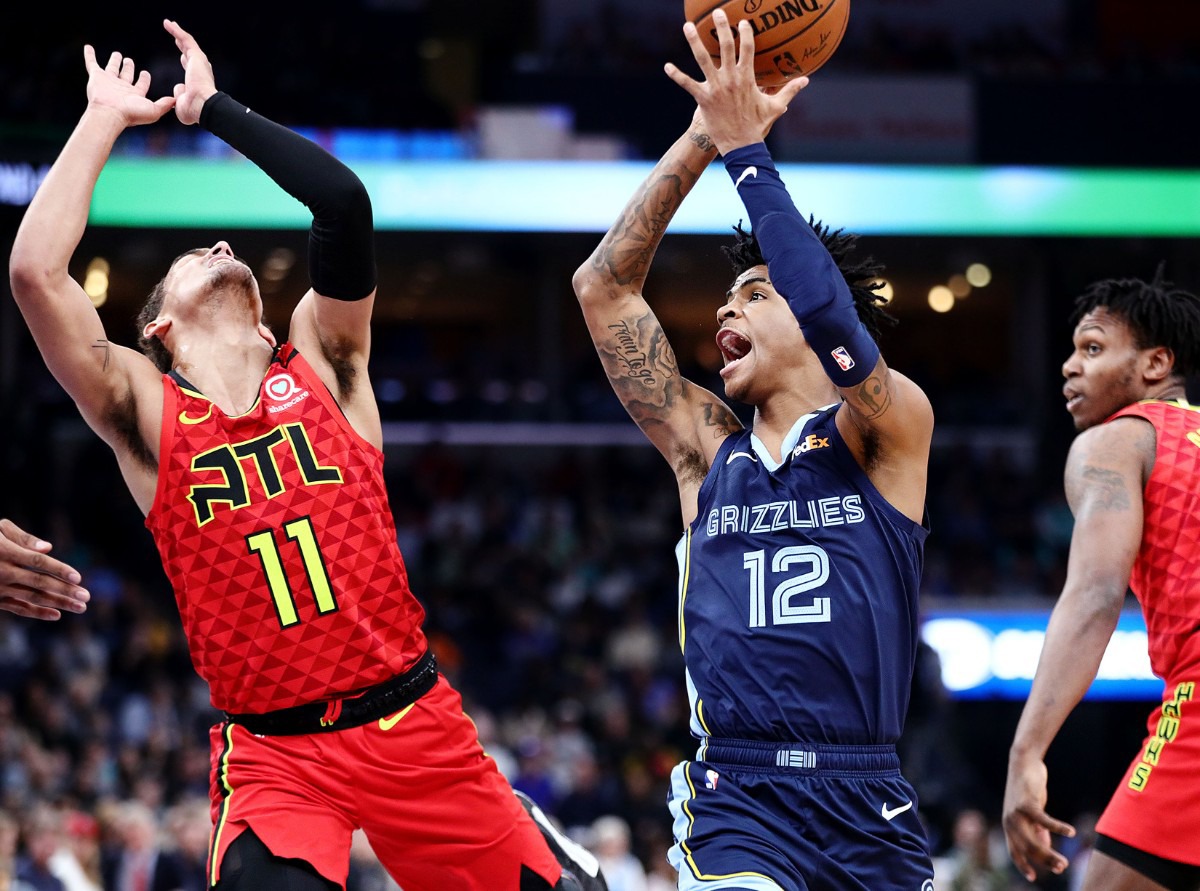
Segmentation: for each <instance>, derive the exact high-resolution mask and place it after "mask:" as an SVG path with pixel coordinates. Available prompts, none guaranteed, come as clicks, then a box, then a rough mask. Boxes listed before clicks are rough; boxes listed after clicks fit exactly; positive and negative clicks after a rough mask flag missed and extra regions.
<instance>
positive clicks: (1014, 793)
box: [1003, 760, 1075, 882]
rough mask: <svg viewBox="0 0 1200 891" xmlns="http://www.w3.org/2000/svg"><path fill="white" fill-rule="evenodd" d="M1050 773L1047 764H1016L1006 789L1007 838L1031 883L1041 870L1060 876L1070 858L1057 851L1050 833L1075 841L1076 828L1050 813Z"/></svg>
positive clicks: (1005, 825)
mask: <svg viewBox="0 0 1200 891" xmlns="http://www.w3.org/2000/svg"><path fill="white" fill-rule="evenodd" d="M1046 787H1047V772H1046V764H1045V762H1044V761H1040V760H1038V761H1028V762H1025V763H1013V764H1010V765H1009V769H1008V783H1007V785H1006V786H1005V789H1004V816H1003V821H1004V837H1005V839H1006V840H1007V841H1008V853H1009V855H1010V856H1011V857H1012V861H1013V864H1014V865H1015V866H1016V867H1017V869H1018V870H1019V871H1020V873H1021V875H1023V876H1025V878H1026V879H1028V880H1029V881H1031V882H1032V881H1034V880H1035V879H1036V878H1037V870H1039V869H1045V870H1049V871H1050V872H1052V873H1054V874H1055V875H1060V874H1062V872H1063V871H1064V870H1066V868H1067V865H1068V862H1067V858H1066V857H1064V856H1063V855H1062V854H1060V853H1059V852H1058V851H1056V850H1054V847H1053V846H1052V845H1051V842H1050V834H1051V833H1054V834H1055V835H1062V836H1066V837H1067V838H1071V837H1072V836H1074V835H1075V827H1074V826H1072V825H1071V824H1070V823H1064V822H1063V821H1062V820H1056V819H1055V818H1054V817H1051V816H1050V815H1049V814H1047V813H1046Z"/></svg>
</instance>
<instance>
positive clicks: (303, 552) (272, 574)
mask: <svg viewBox="0 0 1200 891" xmlns="http://www.w3.org/2000/svg"><path fill="white" fill-rule="evenodd" d="M283 531H284V532H285V533H286V534H287V537H288V540H289V541H294V542H295V543H296V546H297V547H299V548H300V557H301V559H303V560H304V574H305V575H306V576H307V577H308V584H309V587H311V588H312V592H313V598H314V599H315V600H316V602H317V612H318V613H319V614H321V615H324V614H325V613H331V612H333V611H334V610H336V609H337V601H336V600H335V599H334V596H333V587H332V586H331V585H330V584H329V575H328V574H327V573H326V572H325V560H324V559H323V558H322V557H321V548H320V546H319V545H318V544H317V536H316V534H315V533H314V532H313V526H312V520H310V519H309V518H308V517H301V518H300V519H298V520H292V521H290V522H288V523H284V524H283ZM246 546H247V547H248V548H249V549H250V552H251V553H254V554H258V559H260V560H261V561H262V566H263V574H264V575H265V576H266V578H267V587H268V588H269V589H270V591H271V599H272V600H273V601H275V612H276V613H277V614H278V615H279V626H280V627H281V628H288V627H290V626H292V625H295V624H296V623H297V622H299V621H300V617H299V615H297V613H296V598H295V596H294V595H293V594H292V586H291V584H290V583H289V582H288V577H287V573H286V572H284V569H283V559H282V557H281V556H280V554H279V545H278V544H277V543H276V541H275V530H273V529H264V530H263V531H261V532H255V533H254V534H253V535H248V536H246Z"/></svg>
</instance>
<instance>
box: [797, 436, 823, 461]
mask: <svg viewBox="0 0 1200 891" xmlns="http://www.w3.org/2000/svg"><path fill="white" fill-rule="evenodd" d="M827 448H829V437H828V436H817V434H815V433H810V434H808V436H806V437H805V438H804V442H802V443H800V445H798V446H796V447H795V448H794V449H792V457H793V458H799V457H800V456H801V455H803V454H804V453H805V452H811V451H812V450H813V449H827Z"/></svg>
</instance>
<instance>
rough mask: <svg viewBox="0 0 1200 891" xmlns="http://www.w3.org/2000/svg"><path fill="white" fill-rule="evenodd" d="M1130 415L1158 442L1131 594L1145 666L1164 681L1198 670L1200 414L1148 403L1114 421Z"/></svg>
mask: <svg viewBox="0 0 1200 891" xmlns="http://www.w3.org/2000/svg"><path fill="white" fill-rule="evenodd" d="M1129 415H1134V416H1137V417H1139V418H1145V419H1146V420H1148V421H1149V422H1150V423H1152V424H1153V425H1154V430H1155V432H1156V434H1157V437H1158V447H1157V453H1156V455H1155V458H1154V470H1153V472H1152V473H1151V474H1150V479H1149V480H1148V481H1147V483H1146V490H1145V492H1144V493H1143V496H1142V501H1143V504H1144V509H1145V521H1144V523H1143V528H1142V543H1141V547H1140V548H1139V550H1138V555H1137V559H1136V560H1135V561H1134V564H1133V573H1132V576H1131V578H1130V582H1129V587H1130V588H1131V589H1132V590H1133V593H1134V594H1135V595H1136V596H1137V599H1138V602H1139V603H1141V605H1142V612H1143V613H1144V614H1145V616H1146V627H1147V630H1148V631H1149V638H1150V664H1151V667H1152V668H1153V669H1154V671H1155V673H1156V674H1158V675H1159V676H1160V677H1162V678H1165V679H1166V680H1167V681H1170V680H1171V679H1172V678H1173V677H1179V676H1180V674H1181V672H1189V671H1194V670H1195V669H1196V668H1197V667H1198V666H1200V635H1198V634H1197V633H1196V631H1197V629H1198V628H1200V408H1197V407H1196V406H1192V405H1188V404H1187V403H1186V402H1183V401H1177V402H1160V401H1146V402H1139V403H1136V404H1134V405H1130V406H1127V407H1125V408H1123V409H1121V410H1120V411H1119V412H1117V413H1116V414H1114V415H1113V418H1119V417H1123V416H1129ZM1190 676H1191V675H1189V677H1190Z"/></svg>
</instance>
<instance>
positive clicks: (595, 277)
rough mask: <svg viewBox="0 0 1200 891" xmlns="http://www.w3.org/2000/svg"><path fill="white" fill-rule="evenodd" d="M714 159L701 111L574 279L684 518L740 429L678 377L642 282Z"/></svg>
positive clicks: (608, 363) (596, 337)
mask: <svg viewBox="0 0 1200 891" xmlns="http://www.w3.org/2000/svg"><path fill="white" fill-rule="evenodd" d="M715 157H716V148H715V147H714V146H713V144H712V140H710V139H709V138H708V135H707V134H706V133H705V131H704V128H703V126H702V122H701V121H700V119H699V116H698V115H697V118H696V119H695V120H693V122H692V126H691V127H690V128H689V129H688V131H687V132H686V133H685V134H684V135H683V136H681V137H680V138H679V139H678V140H677V141H676V142H675V144H674V145H673V146H671V148H670V149H669V150H668V151H667V153H666V154H665V155H664V156H663V157H662V160H660V161H659V162H658V164H657V166H655V168H654V170H653V171H651V173H650V175H649V176H648V177H647V178H646V180H645V182H643V183H642V185H641V186H640V187H639V188H638V190H637V192H636V193H635V194H634V195H633V197H632V198H631V199H630V200H629V203H628V204H626V205H625V209H624V210H623V211H622V212H621V215H620V217H619V218H618V219H617V221H616V223H614V224H613V227H612V228H611V229H610V230H609V231H608V234H607V235H605V236H604V239H603V240H602V241H601V242H600V245H599V247H597V248H596V250H595V251H594V252H593V253H592V256H591V257H589V258H588V260H587V261H586V262H585V263H584V264H583V265H582V266H580V267H579V269H578V270H577V271H576V273H575V277H574V280H573V284H574V286H575V294H576V295H577V296H578V298H579V303H580V306H581V307H582V308H583V315H584V319H585V320H586V321H587V325H588V330H589V331H590V332H591V335H592V340H593V342H594V343H595V344H596V352H597V353H599V355H600V361H601V362H602V363H603V365H604V370H605V372H607V374H608V379H609V382H610V383H611V384H612V386H613V390H615V391H616V394H617V397H618V398H619V399H620V400H621V403H622V404H623V405H624V406H625V409H626V410H627V411H628V412H629V414H630V416H631V417H632V418H633V420H634V421H635V422H636V423H637V425H638V426H639V427H640V428H641V429H642V432H644V433H645V434H646V436H647V437H648V438H649V439H650V441H651V442H652V443H654V445H655V446H656V447H657V448H658V450H659V451H660V452H662V454H663V456H664V457H665V458H666V459H667V461H668V462H670V464H671V467H672V468H673V469H674V471H675V476H676V479H677V480H678V481H679V487H680V498H681V500H682V502H683V512H684V519H685V522H690V521H691V519H692V518H693V516H694V515H695V510H696V508H695V493H696V490H697V489H699V486H700V483H701V482H702V481H703V479H704V475H705V474H706V473H707V472H708V468H709V465H710V463H711V462H712V458H713V456H714V455H715V454H716V451H717V448H718V447H719V446H720V444H721V441H722V440H723V439H724V438H725V437H726V436H727V435H729V433H731V432H733V431H734V430H738V429H740V428H741V426H742V425H741V423H740V422H739V421H738V419H737V417H736V416H735V415H734V414H733V412H731V411H730V410H729V408H728V407H727V406H726V405H725V404H724V403H723V402H722V401H721V400H720V399H718V398H717V397H716V396H714V395H713V394H712V393H710V392H708V391H707V390H705V389H703V388H702V387H698V386H696V385H695V384H693V383H691V382H690V381H688V380H686V379H684V378H683V377H681V376H680V374H679V364H678V362H677V361H676V359H675V352H674V350H672V349H671V345H670V344H669V343H668V342H667V338H666V335H665V334H664V333H663V329H662V326H661V325H660V324H659V322H658V319H657V318H656V317H655V315H654V312H653V311H652V310H651V309H650V306H649V305H648V304H647V303H646V300H645V298H644V297H643V296H642V286H643V285H644V283H645V281H646V275H647V273H648V272H649V270H650V262H651V261H652V260H653V259H654V253H655V251H656V250H657V249H658V245H659V243H660V242H661V241H662V237H663V233H664V232H665V231H666V229H667V224H668V223H669V222H670V221H671V218H672V217H673V216H674V215H675V212H676V211H677V210H678V209H679V206H680V204H681V203H682V202H683V199H684V198H685V197H686V196H687V194H688V192H690V191H691V190H692V187H693V186H694V185H695V184H696V181H697V180H698V179H699V178H700V174H701V173H703V172H704V169H705V168H706V167H707V166H708V165H709V163H710V162H711V161H712V159H713V158H715ZM689 505H690V513H689Z"/></svg>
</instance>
